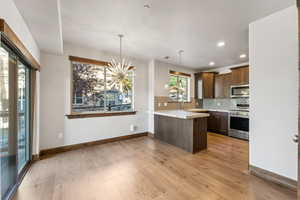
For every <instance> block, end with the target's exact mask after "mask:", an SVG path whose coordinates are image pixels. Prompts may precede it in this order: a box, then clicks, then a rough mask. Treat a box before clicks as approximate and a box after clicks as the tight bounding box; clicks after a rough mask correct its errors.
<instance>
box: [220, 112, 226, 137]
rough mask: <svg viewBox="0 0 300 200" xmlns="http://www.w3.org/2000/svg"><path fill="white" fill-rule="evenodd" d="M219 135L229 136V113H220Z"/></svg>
mask: <svg viewBox="0 0 300 200" xmlns="http://www.w3.org/2000/svg"><path fill="white" fill-rule="evenodd" d="M219 133H221V134H223V135H228V113H220V130H219Z"/></svg>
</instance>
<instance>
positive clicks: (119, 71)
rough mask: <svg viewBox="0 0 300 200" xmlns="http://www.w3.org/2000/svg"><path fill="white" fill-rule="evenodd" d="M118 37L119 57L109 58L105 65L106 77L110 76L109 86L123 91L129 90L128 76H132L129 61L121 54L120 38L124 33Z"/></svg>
mask: <svg viewBox="0 0 300 200" xmlns="http://www.w3.org/2000/svg"><path fill="white" fill-rule="evenodd" d="M118 37H119V39H120V54H119V57H115V58H111V59H110V62H109V63H108V66H107V77H109V78H110V81H109V86H110V87H111V88H116V89H118V90H120V91H121V92H123V91H128V90H130V85H131V84H130V81H129V80H130V76H132V71H131V69H132V66H131V62H130V61H129V60H128V59H126V58H123V56H122V39H123V37H124V35H122V34H119V35H118Z"/></svg>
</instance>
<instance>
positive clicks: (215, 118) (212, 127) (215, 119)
mask: <svg viewBox="0 0 300 200" xmlns="http://www.w3.org/2000/svg"><path fill="white" fill-rule="evenodd" d="M209 114H210V117H209V118H208V130H209V131H211V132H214V133H218V132H219V129H220V123H221V119H220V116H219V115H218V113H217V112H209Z"/></svg>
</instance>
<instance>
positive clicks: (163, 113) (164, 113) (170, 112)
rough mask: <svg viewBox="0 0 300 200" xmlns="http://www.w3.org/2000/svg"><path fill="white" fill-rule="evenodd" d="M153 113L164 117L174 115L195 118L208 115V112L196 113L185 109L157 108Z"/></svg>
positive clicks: (182, 117) (181, 117)
mask: <svg viewBox="0 0 300 200" xmlns="http://www.w3.org/2000/svg"><path fill="white" fill-rule="evenodd" d="M154 114H155V115H161V116H166V117H175V118H179V119H195V118H203V117H209V114H208V113H196V112H190V111H185V110H158V111H155V112H154Z"/></svg>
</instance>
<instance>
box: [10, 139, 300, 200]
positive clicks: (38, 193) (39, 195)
mask: <svg viewBox="0 0 300 200" xmlns="http://www.w3.org/2000/svg"><path fill="white" fill-rule="evenodd" d="M99 199H100V200H143V199H145V200H252V199H259V200H269V199H272V200H277V199H278V200H292V199H293V200H294V199H296V193H295V192H292V191H290V190H288V189H285V188H283V187H280V186H278V185H275V184H272V183H269V182H266V181H264V180H262V179H259V178H257V177H254V176H251V175H249V173H248V143H247V142H245V141H241V140H237V139H233V138H229V137H225V136H221V135H216V134H211V133H210V134H209V135H208V149H207V150H206V151H203V152H201V153H198V154H195V155H193V154H190V153H187V152H185V151H183V150H181V149H179V148H176V147H174V146H171V145H168V144H165V143H162V142H159V141H157V140H155V139H152V138H150V137H141V138H136V139H131V140H126V141H122V142H114V143H110V144H104V145H98V146H93V147H87V148H84V149H80V150H76V151H71V152H66V153H62V154H58V155H55V156H54V157H51V158H47V159H44V160H41V161H38V162H36V163H35V164H34V165H33V166H32V168H31V169H30V170H29V172H28V174H27V175H26V176H25V178H24V180H23V182H22V184H21V185H20V188H19V189H18V191H17V194H16V196H15V198H14V200H99Z"/></svg>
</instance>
